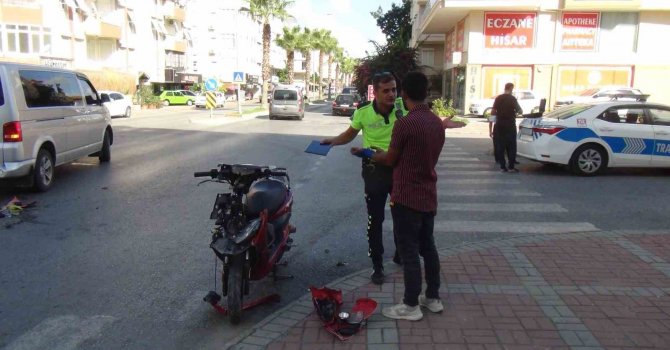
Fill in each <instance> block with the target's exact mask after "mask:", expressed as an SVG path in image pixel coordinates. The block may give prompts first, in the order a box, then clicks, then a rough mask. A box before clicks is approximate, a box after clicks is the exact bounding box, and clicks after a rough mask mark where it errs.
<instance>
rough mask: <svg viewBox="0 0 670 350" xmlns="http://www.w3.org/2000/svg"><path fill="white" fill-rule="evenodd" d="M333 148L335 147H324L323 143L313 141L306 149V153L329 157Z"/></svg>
mask: <svg viewBox="0 0 670 350" xmlns="http://www.w3.org/2000/svg"><path fill="white" fill-rule="evenodd" d="M331 148H333V145H322V144H321V141H319V140H313V141H312V142H311V143H310V144H309V146H307V148H306V149H305V152H306V153H312V154H318V155H320V156H325V155H328V151H330V149H331Z"/></svg>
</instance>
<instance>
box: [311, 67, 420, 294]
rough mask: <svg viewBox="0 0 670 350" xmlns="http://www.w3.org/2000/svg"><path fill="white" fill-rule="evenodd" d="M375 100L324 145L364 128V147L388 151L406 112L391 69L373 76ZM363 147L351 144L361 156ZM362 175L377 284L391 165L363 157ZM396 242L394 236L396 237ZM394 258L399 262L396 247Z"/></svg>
mask: <svg viewBox="0 0 670 350" xmlns="http://www.w3.org/2000/svg"><path fill="white" fill-rule="evenodd" d="M372 85H373V89H374V94H375V97H374V100H373V101H372V102H371V103H368V104H366V105H364V106H362V107H360V108H359V109H357V110H356V112H354V115H353V117H352V121H351V125H350V126H349V128H348V129H347V130H345V131H344V132H343V133H341V134H340V135H338V136H336V137H333V138H327V139H324V140H322V141H321V144H324V145H344V144H347V143H349V142H351V141H352V140H353V139H354V138H356V135H358V132H359V131H361V130H362V131H363V148H368V149H371V148H380V149H383V150H384V151H386V150H388V147H389V144H390V142H391V134H392V132H393V125H394V123H395V121H396V119H397V118H399V117H402V116H404V115H407V110H405V108H404V105H403V103H402V99H400V98H398V91H397V89H398V86H397V82H396V78H395V76H394V75H393V74H392V73H390V72H382V73H378V74H375V75H373V77H372ZM363 148H360V147H352V148H351V153H352V154H354V155H361V154H362V152H363ZM362 168H363V169H362V175H363V181H364V183H365V202H366V204H367V210H368V227H367V234H368V246H369V250H368V255H369V256H370V258H371V259H372V268H373V273H372V276H371V277H370V278H371V279H372V282H373V283H375V284H382V283H384V267H383V255H384V245H383V240H382V224H383V222H384V211H385V207H386V201H387V198H388V196H389V194H390V193H391V188H392V186H393V182H392V181H393V170H392V168H391V167H389V166H386V165H382V164H378V163H375V162H373V161H372V160H370V158H367V157H363V161H362ZM394 242H395V237H394ZM393 261H394V262H396V263H398V264H399V263H400V257H399V256H398V252H397V250H396V254H395V256H394V258H393Z"/></svg>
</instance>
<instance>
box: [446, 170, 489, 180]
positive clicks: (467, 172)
mask: <svg viewBox="0 0 670 350" xmlns="http://www.w3.org/2000/svg"><path fill="white" fill-rule="evenodd" d="M437 173H438V174H439V175H445V176H490V175H500V171H493V170H441V169H438V170H437ZM438 181H439V180H438Z"/></svg>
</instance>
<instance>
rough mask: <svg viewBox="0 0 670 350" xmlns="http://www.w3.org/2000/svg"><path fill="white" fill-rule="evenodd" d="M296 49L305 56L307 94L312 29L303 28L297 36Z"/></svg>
mask: <svg viewBox="0 0 670 350" xmlns="http://www.w3.org/2000/svg"><path fill="white" fill-rule="evenodd" d="M296 50H298V51H300V53H301V54H302V55H303V57H305V91H306V93H307V96H309V86H310V81H311V80H312V79H311V77H312V50H314V31H312V30H311V29H309V28H303V31H302V33H300V35H299V36H298V40H297V46H296Z"/></svg>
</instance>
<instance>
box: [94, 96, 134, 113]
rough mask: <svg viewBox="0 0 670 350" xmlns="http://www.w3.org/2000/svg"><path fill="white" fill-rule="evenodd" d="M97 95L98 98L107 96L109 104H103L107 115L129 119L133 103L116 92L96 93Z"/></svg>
mask: <svg viewBox="0 0 670 350" xmlns="http://www.w3.org/2000/svg"><path fill="white" fill-rule="evenodd" d="M98 93H99V94H100V97H104V96H107V97H106V98H108V99H109V102H105V103H103V105H105V107H107V110H108V111H109V115H111V116H112V117H126V118H130V114H131V112H132V110H133V109H132V105H133V103H132V101H131V100H130V99H129V98H128V97H126V96H125V95H124V94H122V93H120V92H116V91H98Z"/></svg>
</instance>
